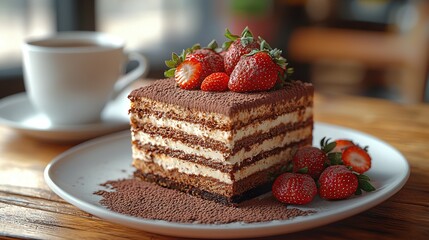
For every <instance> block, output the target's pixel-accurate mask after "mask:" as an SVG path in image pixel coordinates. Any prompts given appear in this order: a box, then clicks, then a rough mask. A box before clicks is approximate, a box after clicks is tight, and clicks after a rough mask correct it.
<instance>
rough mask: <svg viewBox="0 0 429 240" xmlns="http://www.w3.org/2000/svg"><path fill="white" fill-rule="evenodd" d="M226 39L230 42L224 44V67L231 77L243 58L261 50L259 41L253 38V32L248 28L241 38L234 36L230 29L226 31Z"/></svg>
mask: <svg viewBox="0 0 429 240" xmlns="http://www.w3.org/2000/svg"><path fill="white" fill-rule="evenodd" d="M225 37H226V38H228V39H229V40H230V41H228V42H225V43H224V49H226V52H225V53H224V66H225V72H226V74H228V75H231V73H232V71H233V70H234V68H235V66H236V65H237V63H238V62H239V61H240V58H241V56H243V55H245V54H248V53H250V52H251V51H252V50H253V49H259V47H260V45H259V43H258V41H256V40H255V39H254V38H253V34H252V32H250V30H249V29H248V28H247V27H246V28H245V29H244V30H243V32H242V33H241V36H237V35H233V34H231V32H229V30H228V29H226V31H225Z"/></svg>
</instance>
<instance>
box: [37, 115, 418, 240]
mask: <svg viewBox="0 0 429 240" xmlns="http://www.w3.org/2000/svg"><path fill="white" fill-rule="evenodd" d="M314 125H315V128H317V127H327V128H335V129H338V130H340V131H349V132H352V133H353V134H359V135H363V136H364V137H369V138H372V139H374V140H376V141H377V142H380V143H381V144H384V145H386V146H388V147H389V148H391V150H394V151H395V154H398V156H400V157H401V163H403V165H404V168H405V169H404V170H406V171H404V172H403V174H402V176H398V178H397V179H398V180H397V181H396V182H395V184H390V185H388V187H387V188H384V189H382V191H383V193H384V194H382V195H381V196H380V195H367V196H366V198H364V202H365V204H363V205H359V207H354V208H351V209H347V210H343V211H328V212H320V213H317V214H318V216H319V217H317V218H314V219H313V218H310V219H308V216H304V217H296V218H293V219H290V220H275V221H270V222H259V223H237V222H236V223H228V224H194V223H177V222H167V221H163V220H153V219H144V218H139V217H134V216H130V215H125V214H121V213H117V212H114V211H112V210H109V209H107V208H106V207H104V206H102V205H95V204H92V203H89V202H86V201H84V200H82V199H79V198H78V197H76V196H72V195H71V194H69V193H67V192H66V191H64V190H63V189H61V187H59V186H58V185H57V184H56V183H55V182H54V181H53V180H52V179H51V178H50V175H49V172H50V169H52V168H53V167H54V166H55V165H56V164H58V162H60V161H66V160H65V159H66V157H67V156H70V155H73V154H74V153H76V152H79V151H81V150H84V149H88V148H90V147H92V146H94V145H99V144H102V143H107V142H109V141H117V140H119V139H122V138H125V137H126V135H129V130H125V131H121V132H117V133H113V134H109V135H106V136H102V137H98V138H94V139H91V140H88V141H86V142H83V143H81V144H78V145H76V146H74V147H72V148H70V149H68V150H66V151H65V152H63V153H61V154H59V155H58V156H56V157H55V158H54V159H53V160H52V161H51V162H50V163H49V164H48V165H47V166H46V168H45V170H44V178H45V182H46V183H47V185H48V186H49V188H50V189H51V190H52V191H53V192H55V193H56V194H57V195H58V196H59V197H61V198H63V199H64V200H66V201H67V202H69V203H71V204H73V205H74V206H76V207H78V208H79V209H81V210H83V211H85V212H88V213H90V214H93V215H95V216H97V217H99V218H101V219H105V220H108V221H110V222H114V223H118V224H121V225H125V226H128V227H133V228H137V229H141V230H145V231H148V232H153V233H157V234H163V235H166V230H171V228H174V229H176V230H192V232H193V233H194V234H188V233H187V232H184V234H183V235H177V234H174V235H171V234H167V235H170V236H180V237H195V236H197V237H205V238H210V236H208V235H207V233H206V231H219V230H222V232H223V234H222V235H221V236H223V237H228V238H243V237H249V234H245V235H243V234H240V236H239V235H237V234H234V233H235V232H236V231H237V230H246V231H251V232H252V233H256V234H252V235H250V236H253V237H257V236H258V237H262V236H271V235H276V234H286V233H290V232H297V231H302V230H305V229H309V228H315V227H318V226H322V225H326V224H329V223H332V222H336V221H338V220H341V219H344V218H347V217H350V216H353V215H356V214H358V213H361V212H364V211H366V210H368V209H370V208H372V207H374V206H376V205H378V204H380V203H382V202H384V201H385V200H387V199H389V198H390V197H391V196H393V195H394V194H395V193H397V192H398V191H399V190H401V189H402V187H403V186H404V185H405V184H406V182H407V180H408V178H409V175H410V166H409V163H408V161H407V159H406V158H405V157H404V156H403V154H402V153H401V152H400V151H399V150H397V149H396V148H394V147H393V146H391V145H390V144H389V143H387V142H385V141H383V140H381V139H379V138H377V137H375V136H373V135H370V134H367V133H365V132H362V131H359V130H355V129H352V128H348V127H344V126H339V125H334V124H329V123H323V122H315V124H314ZM130 151H131V150H130ZM298 208H299V207H298ZM320 215H322V216H320ZM325 215H326V216H325ZM329 215H331V216H329ZM124 222H126V223H127V224H124ZM142 224H143V225H144V227H142V226H141V225H142ZM237 224H239V225H240V227H239V229H237V228H236V227H235V226H232V225H237ZM286 225H287V226H292V227H293V229H294V230H293V231H287V230H288V229H280V228H282V227H283V228H284V226H286ZM152 228H155V229H153V230H154V231H149V230H148V229H152ZM261 229H271V231H272V233H270V234H260V235H257V232H258V231H259V230H261ZM167 232H168V231H167ZM201 234H204V235H201ZM221 236H220V235H216V236H212V238H214V237H216V238H217V237H221Z"/></svg>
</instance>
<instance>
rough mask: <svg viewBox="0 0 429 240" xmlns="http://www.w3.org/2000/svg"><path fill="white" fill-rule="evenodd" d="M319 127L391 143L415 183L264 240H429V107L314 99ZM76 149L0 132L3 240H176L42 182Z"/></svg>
mask: <svg viewBox="0 0 429 240" xmlns="http://www.w3.org/2000/svg"><path fill="white" fill-rule="evenodd" d="M315 119H316V121H319V122H326V123H331V124H337V125H341V126H346V127H350V128H354V129H356V130H359V131H363V132H366V133H369V134H371V135H374V136H376V137H378V138H380V139H382V140H384V141H386V142H388V143H389V144H391V145H392V146H394V147H395V148H397V149H398V150H399V151H400V152H401V153H402V154H403V155H404V156H405V157H406V159H407V160H408V162H409V164H410V166H411V175H410V178H409V180H408V182H407V183H406V185H405V186H404V188H403V189H402V190H401V191H399V192H398V193H397V194H395V195H394V196H393V197H391V198H390V199H388V200H387V201H385V202H383V203H381V204H380V205H378V206H376V207H374V208H372V209H370V210H368V211H365V212H363V213H360V214H358V215H355V216H353V217H349V218H347V219H344V220H342V221H339V222H336V223H333V224H329V225H325V226H322V227H318V228H314V229H311V230H307V231H302V232H297V233H292V234H288V235H283V236H273V237H270V238H266V239H316V238H317V239H413V240H417V239H426V238H427V237H428V236H429V105H425V104H415V105H401V104H398V103H393V102H390V101H386V100H378V99H369V98H360V97H350V96H321V95H316V100H315ZM76 144H77V143H73V144H55V143H52V142H51V143H49V142H42V141H39V140H37V139H32V138H29V137H26V136H22V135H19V134H18V133H16V132H15V131H14V130H13V129H10V128H7V127H4V126H0V238H3V239H12V238H30V239H177V238H172V237H167V236H161V235H157V234H151V233H147V232H143V231H140V230H135V229H132V228H128V227H124V226H121V225H117V224H114V223H110V222H107V221H104V220H102V219H99V218H97V217H94V216H92V215H90V214H88V213H85V212H83V211H81V210H79V209H77V208H76V207H74V206H72V205H70V204H69V203H67V202H65V201H64V200H62V199H61V198H59V197H58V196H57V195H55V194H54V193H53V192H52V191H51V190H50V189H49V188H48V186H47V185H46V184H45V182H44V179H43V170H44V168H45V166H46V165H47V164H48V163H49V162H50V161H51V160H52V158H54V157H55V156H56V155H58V154H60V153H61V152H63V151H65V150H67V149H69V148H70V147H72V146H74V145H76ZM387 167H388V166H387ZM262 239H264V238H262Z"/></svg>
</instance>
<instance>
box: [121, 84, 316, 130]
mask: <svg viewBox="0 0 429 240" xmlns="http://www.w3.org/2000/svg"><path fill="white" fill-rule="evenodd" d="M313 91H314V89H313V86H312V85H311V84H307V83H302V82H299V81H296V82H294V83H286V84H285V87H284V88H282V89H279V90H273V91H267V92H252V93H236V92H231V91H226V92H205V91H188V90H184V89H180V88H178V87H177V85H176V83H175V81H174V79H162V80H157V81H156V83H155V84H152V85H149V86H147V87H143V88H139V89H136V90H134V91H132V92H131V93H130V95H129V99H130V100H131V102H132V103H138V105H136V106H135V107H136V108H137V109H140V110H141V111H143V110H144V109H146V107H144V106H140V104H145V102H146V103H147V101H146V100H145V99H149V100H150V101H154V102H159V103H160V104H162V103H166V104H171V105H173V106H180V107H178V108H177V109H179V111H177V112H176V113H178V114H176V115H177V116H180V115H181V114H182V113H183V111H181V110H183V109H185V110H188V109H192V110H193V111H195V112H196V113H197V112H198V113H197V115H196V116H192V119H198V121H200V120H201V121H203V120H207V121H209V120H213V121H212V122H213V123H215V124H217V123H218V122H219V121H218V119H211V118H210V114H221V115H224V116H227V117H229V118H234V117H237V118H238V119H239V118H240V115H241V114H243V112H247V111H249V110H252V109H258V108H260V109H259V110H261V109H262V110H263V109H264V107H261V106H265V105H271V104H272V103H278V104H276V106H278V107H281V108H284V107H287V106H288V104H289V103H291V104H292V106H296V103H295V102H296V101H298V100H299V99H302V98H303V97H304V96H305V97H309V98H312V96H313ZM160 106H161V108H160V111H159V112H160V114H166V113H168V112H171V111H170V110H171V109H168V108H165V106H162V105H160ZM150 107H152V106H150ZM132 108H133V106H132ZM262 110H261V111H262ZM272 110H273V109H272V108H271V109H265V112H266V113H270V112H273V111H272ZM274 112H278V111H274ZM199 113H208V115H207V116H205V115H204V116H202V115H200V116H198V114H199ZM252 115H255V114H252ZM263 115H264V114H263V113H261V116H263ZM245 118H246V117H245ZM251 121H253V120H251Z"/></svg>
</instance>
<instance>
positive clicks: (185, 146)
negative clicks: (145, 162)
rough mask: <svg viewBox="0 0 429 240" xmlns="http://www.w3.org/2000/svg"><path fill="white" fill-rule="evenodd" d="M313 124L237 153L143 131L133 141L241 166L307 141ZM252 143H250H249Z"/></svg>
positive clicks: (283, 133) (255, 144)
mask: <svg viewBox="0 0 429 240" xmlns="http://www.w3.org/2000/svg"><path fill="white" fill-rule="evenodd" d="M312 131H313V124H312V122H308V123H307V124H306V125H304V126H301V127H300V128H297V129H295V130H291V131H283V132H281V133H280V134H277V135H275V136H272V137H267V138H263V139H258V138H255V141H251V142H252V144H249V145H246V146H244V145H243V147H241V148H240V149H239V150H237V151H226V152H225V151H221V150H217V149H213V147H212V148H209V147H205V145H204V144H203V143H197V144H195V143H194V142H189V141H188V140H189V139H186V140H185V139H181V140H180V139H175V138H169V137H164V136H162V135H159V134H156V133H154V134H148V133H145V132H142V131H136V132H133V134H132V141H136V142H137V143H138V144H140V145H145V144H149V145H152V146H159V147H163V148H169V149H171V150H178V151H181V152H183V153H185V154H190V155H194V156H197V157H202V158H205V159H210V161H212V162H217V163H222V164H226V165H228V164H229V165H234V164H240V163H241V162H242V161H243V160H245V159H247V158H251V157H253V156H256V155H258V154H261V153H263V152H265V151H270V150H272V149H275V148H277V147H282V146H287V145H289V144H292V143H294V142H299V141H302V140H304V139H307V138H308V137H309V136H311V135H312ZM256 140H258V141H256ZM249 143H250V141H249Z"/></svg>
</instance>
